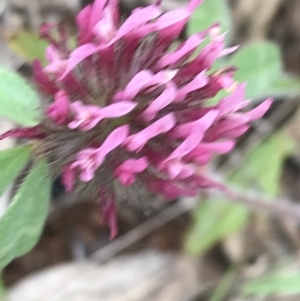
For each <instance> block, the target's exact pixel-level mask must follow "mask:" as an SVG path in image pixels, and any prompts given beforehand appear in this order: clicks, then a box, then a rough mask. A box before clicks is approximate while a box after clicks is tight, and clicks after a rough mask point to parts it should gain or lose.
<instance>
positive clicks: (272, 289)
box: [242, 271, 300, 296]
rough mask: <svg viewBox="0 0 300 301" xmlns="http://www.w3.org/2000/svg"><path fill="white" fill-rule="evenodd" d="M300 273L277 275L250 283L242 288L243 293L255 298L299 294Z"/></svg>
mask: <svg viewBox="0 0 300 301" xmlns="http://www.w3.org/2000/svg"><path fill="white" fill-rule="evenodd" d="M299 283H300V272H295V271H294V272H289V273H276V274H271V275H268V276H265V277H263V278H259V279H255V280H252V281H249V282H248V283H246V284H245V285H244V286H243V287H242V291H243V293H245V294H247V295H255V296H267V295H271V294H272V295H273V294H294V295H295V294H299V293H300V285H299Z"/></svg>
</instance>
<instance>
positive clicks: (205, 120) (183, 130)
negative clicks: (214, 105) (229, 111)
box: [172, 110, 219, 138]
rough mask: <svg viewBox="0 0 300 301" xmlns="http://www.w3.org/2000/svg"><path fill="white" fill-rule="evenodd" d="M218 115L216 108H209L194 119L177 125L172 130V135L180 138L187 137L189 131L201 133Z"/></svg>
mask: <svg viewBox="0 0 300 301" xmlns="http://www.w3.org/2000/svg"><path fill="white" fill-rule="evenodd" d="M218 115H219V111H218V110H210V111H209V112H208V113H206V114H205V115H204V116H203V117H201V118H199V119H198V120H196V121H191V122H188V123H185V124H182V125H179V126H177V127H176V128H175V129H174V131H172V137H174V138H181V137H188V136H189V135H190V133H193V132H196V133H199V134H203V133H204V132H205V131H206V130H207V129H208V128H209V127H210V126H211V125H212V124H213V123H214V122H215V120H216V119H217V117H218Z"/></svg>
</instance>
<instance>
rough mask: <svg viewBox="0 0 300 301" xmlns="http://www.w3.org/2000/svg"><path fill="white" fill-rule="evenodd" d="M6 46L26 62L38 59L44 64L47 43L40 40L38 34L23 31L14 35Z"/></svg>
mask: <svg viewBox="0 0 300 301" xmlns="http://www.w3.org/2000/svg"><path fill="white" fill-rule="evenodd" d="M8 44H9V46H10V48H11V49H12V50H13V51H14V52H15V53H17V54H19V55H21V56H23V57H24V58H25V59H26V60H27V61H28V62H31V61H33V60H34V59H39V60H41V62H42V63H45V50H46V47H47V45H48V42H46V41H45V40H42V39H41V38H40V37H39V35H38V34H36V33H32V32H28V31H23V32H20V33H18V34H16V35H14V36H13V37H12V38H11V39H10V40H9V41H8Z"/></svg>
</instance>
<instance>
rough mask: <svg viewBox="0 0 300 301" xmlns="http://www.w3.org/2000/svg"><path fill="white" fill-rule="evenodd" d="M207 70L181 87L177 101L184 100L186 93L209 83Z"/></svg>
mask: <svg viewBox="0 0 300 301" xmlns="http://www.w3.org/2000/svg"><path fill="white" fill-rule="evenodd" d="M205 71H206V70H204V71H202V72H201V73H199V74H198V75H197V76H196V77H195V78H194V79H193V80H192V81H190V82H189V83H188V84H187V85H185V86H184V87H183V88H181V89H180V90H179V91H178V92H177V95H176V101H182V100H184V98H185V97H186V95H187V94H188V93H190V92H193V91H195V90H198V89H200V88H203V87H204V86H206V85H207V84H208V81H209V80H208V78H207V76H206V75H205Z"/></svg>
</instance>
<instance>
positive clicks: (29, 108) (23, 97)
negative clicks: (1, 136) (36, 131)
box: [0, 67, 40, 126]
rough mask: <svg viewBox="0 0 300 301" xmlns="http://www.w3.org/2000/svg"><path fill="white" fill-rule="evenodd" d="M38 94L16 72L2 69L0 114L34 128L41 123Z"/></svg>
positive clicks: (0, 72) (0, 78) (0, 69)
mask: <svg viewBox="0 0 300 301" xmlns="http://www.w3.org/2000/svg"><path fill="white" fill-rule="evenodd" d="M38 107H39V98H38V95H37V93H36V92H35V91H34V90H33V89H32V88H31V87H30V86H29V85H28V84H27V83H26V81H25V80H24V79H23V78H21V77H20V76H19V75H18V74H16V73H15V72H12V71H10V70H7V69H5V68H3V67H0V114H1V115H2V116H4V117H7V118H9V119H11V120H13V121H15V122H16V123H19V124H22V125H26V126H33V125H36V124H37V123H38V121H39V116H40V112H39V110H38Z"/></svg>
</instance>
